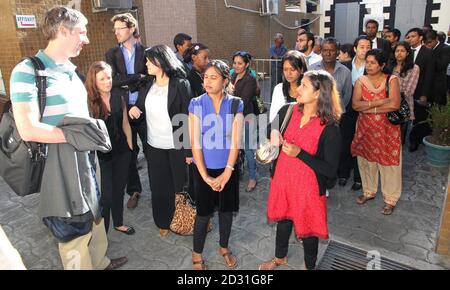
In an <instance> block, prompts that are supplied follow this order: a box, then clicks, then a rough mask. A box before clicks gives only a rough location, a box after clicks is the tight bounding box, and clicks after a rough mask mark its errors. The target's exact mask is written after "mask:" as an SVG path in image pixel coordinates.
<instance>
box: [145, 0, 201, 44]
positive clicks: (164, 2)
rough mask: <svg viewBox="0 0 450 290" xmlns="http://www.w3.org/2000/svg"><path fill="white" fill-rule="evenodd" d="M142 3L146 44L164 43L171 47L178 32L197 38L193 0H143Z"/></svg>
mask: <svg viewBox="0 0 450 290" xmlns="http://www.w3.org/2000/svg"><path fill="white" fill-rule="evenodd" d="M142 4H143V15H144V27H145V36H146V42H145V44H146V45H147V46H153V45H156V44H166V45H168V46H170V47H172V48H173V38H174V36H175V35H176V34H177V33H179V32H184V33H187V34H189V35H191V36H192V38H193V40H194V41H195V40H196V39H197V23H196V19H197V17H196V11H195V0H151V1H148V0H145V1H142Z"/></svg>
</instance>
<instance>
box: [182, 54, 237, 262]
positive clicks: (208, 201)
mask: <svg viewBox="0 0 450 290" xmlns="http://www.w3.org/2000/svg"><path fill="white" fill-rule="evenodd" d="M229 80H230V75H229V68H228V66H227V65H226V64H225V63H224V62H223V61H220V60H213V61H211V62H210V63H209V64H208V66H207V68H206V71H205V74H204V83H203V84H204V87H205V90H206V93H205V94H203V95H201V96H200V97H198V98H195V99H192V101H191V103H190V105H189V135H190V138H191V146H192V154H193V156H194V162H195V164H196V169H195V172H194V182H195V184H196V186H195V189H196V192H195V195H196V199H197V201H196V202H197V217H196V220H195V225H194V249H193V252H192V263H193V267H194V269H197V270H206V269H207V267H206V265H205V264H204V261H203V259H202V252H203V248H204V245H205V240H206V235H207V227H208V223H209V219H210V218H211V216H212V214H213V213H214V210H215V208H217V209H218V211H219V232H220V248H219V250H218V251H219V254H220V255H222V256H223V259H224V262H225V264H226V266H227V267H228V268H235V267H236V266H237V259H236V257H235V256H233V255H232V253H231V251H230V250H229V249H228V240H229V238H230V233H231V226H232V221H233V212H236V211H238V210H239V172H238V167H237V166H235V164H236V160H237V157H238V154H239V146H238V144H240V143H239V141H240V138H241V136H240V135H241V134H242V123H243V119H244V117H243V114H242V112H243V109H244V105H243V103H242V100H240V99H238V98H234V97H232V96H230V95H228V94H227V93H226V91H225V90H226V87H227V86H228V84H229Z"/></svg>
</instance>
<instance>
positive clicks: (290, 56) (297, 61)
mask: <svg viewBox="0 0 450 290" xmlns="http://www.w3.org/2000/svg"><path fill="white" fill-rule="evenodd" d="M285 61H289V63H290V64H291V66H292V67H294V68H295V69H296V70H298V71H302V73H301V74H300V77H299V78H298V80H297V85H300V83H301V81H302V78H303V75H304V74H305V73H306V72H307V71H308V67H307V66H306V61H305V58H304V57H303V56H302V54H301V53H300V52H299V51H297V50H290V51H288V52H287V53H286V54H285V55H284V56H283V58H282V59H281V66H283V64H284V62H285ZM290 89H291V84H290V83H289V82H288V81H287V80H286V79H285V78H284V75H283V95H284V98H285V99H286V100H287V99H288V97H290V96H289V90H290Z"/></svg>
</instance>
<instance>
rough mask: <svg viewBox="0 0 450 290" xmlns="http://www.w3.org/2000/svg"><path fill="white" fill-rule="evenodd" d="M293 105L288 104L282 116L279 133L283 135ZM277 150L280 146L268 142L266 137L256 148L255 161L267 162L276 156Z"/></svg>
mask: <svg viewBox="0 0 450 290" xmlns="http://www.w3.org/2000/svg"><path fill="white" fill-rule="evenodd" d="M294 106H295V104H290V105H289V107H288V110H287V112H286V116H284V119H283V123H282V124H281V127H280V133H281V135H283V133H284V130H285V129H286V127H287V125H288V124H289V120H290V119H291V115H292V110H293V108H294ZM279 152H280V147H279V146H275V145H273V144H272V143H270V140H269V139H266V141H265V142H263V143H261V144H260V145H259V146H258V149H256V161H258V163H261V164H268V163H270V162H272V161H273V160H275V159H277V158H278V154H279Z"/></svg>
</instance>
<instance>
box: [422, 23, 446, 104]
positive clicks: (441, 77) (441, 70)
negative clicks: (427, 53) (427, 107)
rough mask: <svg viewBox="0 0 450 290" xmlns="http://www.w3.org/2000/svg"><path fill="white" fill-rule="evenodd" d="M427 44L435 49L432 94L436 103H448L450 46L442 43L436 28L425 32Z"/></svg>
mask: <svg viewBox="0 0 450 290" xmlns="http://www.w3.org/2000/svg"><path fill="white" fill-rule="evenodd" d="M424 42H425V46H426V47H427V48H429V49H431V50H432V51H433V57H434V64H435V66H434V81H433V83H432V85H431V93H430V94H431V96H432V100H433V102H434V103H437V104H439V105H445V104H446V103H447V66H448V64H449V62H450V46H448V45H446V44H444V43H441V42H440V41H439V39H438V34H437V32H436V31H435V30H430V31H428V32H427V33H426V34H425V41H424Z"/></svg>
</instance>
